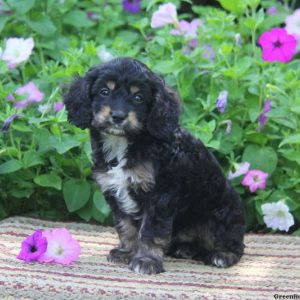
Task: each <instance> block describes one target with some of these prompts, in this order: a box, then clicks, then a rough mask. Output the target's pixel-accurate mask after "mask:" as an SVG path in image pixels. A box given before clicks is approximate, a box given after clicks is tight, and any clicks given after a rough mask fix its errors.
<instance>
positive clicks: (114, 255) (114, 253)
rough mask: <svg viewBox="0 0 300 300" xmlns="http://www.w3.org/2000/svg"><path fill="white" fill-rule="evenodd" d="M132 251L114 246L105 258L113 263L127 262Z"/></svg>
mask: <svg viewBox="0 0 300 300" xmlns="http://www.w3.org/2000/svg"><path fill="white" fill-rule="evenodd" d="M131 256H132V253H131V252H130V251H128V250H126V249H122V248H114V249H112V250H110V251H109V255H108V256H107V260H108V261H109V262H113V263H123V264H128V262H129V259H130V258H131Z"/></svg>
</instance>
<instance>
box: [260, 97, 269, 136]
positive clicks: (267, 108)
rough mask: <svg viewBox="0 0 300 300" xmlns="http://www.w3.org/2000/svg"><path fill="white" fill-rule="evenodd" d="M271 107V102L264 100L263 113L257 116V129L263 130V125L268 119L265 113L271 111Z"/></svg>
mask: <svg viewBox="0 0 300 300" xmlns="http://www.w3.org/2000/svg"><path fill="white" fill-rule="evenodd" d="M271 105H272V102H271V100H266V101H265V103H264V110H263V112H262V113H261V114H260V115H259V118H258V120H259V129H260V130H261V129H263V128H264V127H265V124H266V122H267V119H268V117H267V116H266V113H268V112H269V111H270V110H271Z"/></svg>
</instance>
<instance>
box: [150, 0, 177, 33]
mask: <svg viewBox="0 0 300 300" xmlns="http://www.w3.org/2000/svg"><path fill="white" fill-rule="evenodd" d="M169 24H173V25H174V26H175V27H176V28H178V27H179V23H178V19H177V11H176V6H175V5H174V4H173V3H170V2H168V3H165V4H162V5H160V6H159V7H158V10H157V11H156V12H154V13H153V15H152V18H151V27H152V28H159V27H163V26H166V25H169Z"/></svg>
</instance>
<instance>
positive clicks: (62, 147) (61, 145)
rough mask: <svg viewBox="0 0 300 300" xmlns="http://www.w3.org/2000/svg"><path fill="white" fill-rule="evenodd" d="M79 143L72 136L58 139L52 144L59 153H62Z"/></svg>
mask: <svg viewBox="0 0 300 300" xmlns="http://www.w3.org/2000/svg"><path fill="white" fill-rule="evenodd" d="M80 144H81V143H80V142H79V141H77V140H75V139H74V138H73V137H68V138H64V139H63V140H62V141H58V142H57V143H56V145H55V146H54V147H55V148H56V150H57V152H58V153H59V154H63V153H65V152H67V151H69V150H70V149H72V148H74V147H77V146H79V145H80Z"/></svg>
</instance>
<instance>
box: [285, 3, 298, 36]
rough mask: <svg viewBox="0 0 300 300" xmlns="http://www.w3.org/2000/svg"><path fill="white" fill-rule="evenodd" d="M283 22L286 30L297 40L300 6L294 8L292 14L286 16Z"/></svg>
mask: <svg viewBox="0 0 300 300" xmlns="http://www.w3.org/2000/svg"><path fill="white" fill-rule="evenodd" d="M285 24H286V26H285V29H286V31H287V32H288V33H289V34H292V35H293V36H294V37H295V38H296V39H297V40H300V8H298V9H296V10H295V11H294V13H293V14H292V15H290V16H287V17H286V19H285Z"/></svg>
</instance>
